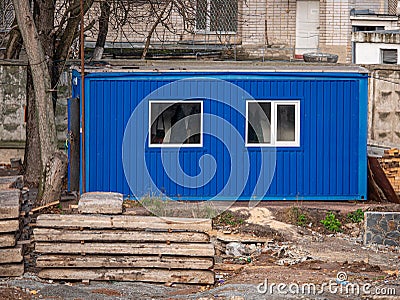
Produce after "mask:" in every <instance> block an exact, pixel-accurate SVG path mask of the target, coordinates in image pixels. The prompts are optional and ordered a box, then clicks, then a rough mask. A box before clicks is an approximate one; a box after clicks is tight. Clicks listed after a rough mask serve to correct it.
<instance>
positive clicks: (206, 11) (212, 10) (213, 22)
mask: <svg viewBox="0 0 400 300" xmlns="http://www.w3.org/2000/svg"><path fill="white" fill-rule="evenodd" d="M237 26H238V1H237V0H197V9H196V29H197V30H198V31H203V32H209V33H230V32H231V33H235V32H236V31H237Z"/></svg>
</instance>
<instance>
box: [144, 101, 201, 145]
mask: <svg viewBox="0 0 400 300" xmlns="http://www.w3.org/2000/svg"><path fill="white" fill-rule="evenodd" d="M150 113H151V119H150V121H151V127H150V145H157V144H165V145H168V144H170V145H171V144H190V145H200V144H201V113H202V111H201V103H200V102H196V103H193V102H177V103H171V102H162V103H160V102H150Z"/></svg>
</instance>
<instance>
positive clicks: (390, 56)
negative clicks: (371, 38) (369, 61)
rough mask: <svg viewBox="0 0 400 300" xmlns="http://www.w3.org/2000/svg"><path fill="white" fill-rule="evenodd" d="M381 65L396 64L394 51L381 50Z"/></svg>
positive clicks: (395, 51) (395, 52)
mask: <svg viewBox="0 0 400 300" xmlns="http://www.w3.org/2000/svg"><path fill="white" fill-rule="evenodd" d="M381 53H382V63H383V64H397V50H396V49H381Z"/></svg>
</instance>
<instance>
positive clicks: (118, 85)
mask: <svg viewBox="0 0 400 300" xmlns="http://www.w3.org/2000/svg"><path fill="white" fill-rule="evenodd" d="M73 76H74V77H79V74H78V73H76V72H74V74H73ZM194 76H196V77H199V76H201V77H203V78H210V80H211V78H219V79H223V80H226V81H228V82H230V83H232V84H234V85H237V86H239V87H241V88H243V89H244V90H245V91H246V92H248V93H249V94H250V95H251V96H252V97H254V99H262V100H265V99H272V100H285V99H286V100H294V99H295V100H299V101H300V119H301V122H300V147H279V148H277V149H276V169H275V174H274V177H273V179H272V182H271V185H270V187H269V189H268V190H267V191H266V193H265V195H263V199H265V200H271V199H287V200H295V199H298V200H352V199H366V193H367V192H366V190H367V184H366V174H367V165H366V159H367V155H366V136H367V133H366V132H367V129H366V128H367V76H366V75H364V74H356V73H246V72H242V73H240V72H231V73H229V72H218V73H200V72H193V73H192V72H186V73H174V72H170V73H160V72H158V73H157V72H154V73H150V72H149V73H139V72H137V73H91V74H88V75H87V77H86V79H85V80H86V83H85V86H86V97H85V98H86V130H85V136H86V149H85V151H86V167H87V171H86V176H87V177H86V185H87V186H86V190H87V191H117V192H121V193H123V194H125V195H132V191H131V190H130V188H129V185H128V182H127V180H126V177H125V176H130V181H131V183H132V182H134V185H135V188H136V190H138V189H139V190H141V191H142V194H141V195H135V196H144V195H146V194H149V193H151V192H152V191H151V190H149V188H150V185H149V182H146V180H145V176H140V175H141V174H142V173H143V174H144V172H145V170H141V169H137V170H134V171H132V172H134V173H130V174H124V168H123V163H122V151H123V149H122V141H123V136H124V131H125V128H126V125H127V124H128V120H129V117H130V116H131V114H132V112H133V111H134V110H135V108H136V107H137V106H138V105H139V104H140V103H141V101H143V99H144V98H145V97H146V96H147V95H149V94H150V93H151V92H153V91H155V90H156V89H157V88H159V87H162V86H165V85H166V84H168V83H170V82H174V81H176V80H179V79H184V78H190V77H194ZM209 86H210V84H209V83H208V82H207V80H205V81H204V80H203V81H199V82H198V83H194V82H192V83H191V84H190V89H191V90H193V91H197V90H199V91H202V90H207V88H208V87H209ZM218 94H219V95H220V97H222V98H223V97H225V101H226V102H225V103H221V102H218V101H214V100H212V99H202V100H203V110H204V113H205V114H212V115H217V116H219V117H221V118H223V119H224V120H226V121H227V122H229V123H230V124H232V125H233V126H234V127H235V128H236V129H237V131H238V132H239V133H240V135H241V136H242V138H244V135H245V119H244V117H243V116H242V115H241V112H238V111H236V110H235V109H233V108H232V106H231V104H232V103H231V101H234V100H233V99H232V97H229V90H226V89H225V90H224V87H223V86H220V87H219V88H218ZM77 95H79V89H78V88H75V87H74V88H73V96H77ZM242 104H243V106H242V107H243V109H244V108H245V101H243V103H242ZM242 104H240V105H242ZM135 121H136V122H137V127H138V128H143V127H146V128H147V127H148V115H147V114H143V115H142V116H141V117H140V118H139V119H137V120H135ZM206 121H207V118H205V119H204V127H206V128H208V129H209V130H210V131H211V132H212V131H217V130H222V129H220V128H216V125H215V123H213V121H212V120H211V121H210V122H209V123H208V122H206ZM224 134H229V133H225V132H224ZM203 138H204V140H203V147H201V148H193V147H190V148H182V149H181V150H180V152H179V162H180V165H181V167H182V169H183V170H184V171H185V173H186V174H187V175H190V176H196V175H198V174H200V168H199V160H200V159H201V158H202V157H203V156H204V155H205V154H207V155H212V156H213V157H214V159H215V160H216V162H217V171H216V174H215V176H214V177H213V178H212V179H211V180H210V181H209V182H208V183H207V184H205V185H204V186H201V187H198V188H190V187H187V186H184V185H182V184H177V183H174V181H173V180H171V179H170V178H169V177H168V176H167V174H166V173H165V172H164V170H163V166H162V161H161V151H160V149H158V148H149V147H148V146H147V142H146V144H139V143H138V144H137V145H132V151H134V149H135V147H146V148H145V153H146V154H145V163H146V166H147V169H148V172H149V174H150V176H151V177H152V179H153V181H154V182H155V184H156V185H157V187H158V188H159V189H160V190H161V191H163V192H165V193H166V195H167V196H169V197H171V198H174V199H182V198H183V199H191V200H205V199H209V198H212V197H213V196H215V195H217V194H218V193H219V192H220V191H221V190H222V189H223V188H224V186H225V185H226V183H227V181H228V178H229V176H230V174H231V172H230V168H231V167H232V168H238V169H240V168H241V167H242V165H241V164H242V162H241V161H234V160H232V157H231V156H230V153H229V151H228V149H227V148H226V146H224V144H223V143H222V141H220V140H218V139H217V138H215V137H213V136H210V135H207V134H204V137H203ZM229 138H231V137H229ZM240 143H241V144H240ZM237 144H238V145H237V149H241V148H240V147H243V145H242V144H243V139H242V140H241V141H237ZM247 150H248V152H249V157H250V171H249V175H248V180H247V183H246V186H245V188H244V190H243V191H242V192H241V191H239V190H238V189H237V188H235V187H234V186H232V187H231V188H230V190H229V191H226V192H225V193H224V194H223V195H221V196H220V197H219V198H218V199H221V200H223V199H231V198H239V199H243V200H248V199H250V197H252V195H255V194H256V195H257V193H258V191H256V192H254V189H255V186H256V182H257V180H267V179H266V178H264V177H265V172H264V170H262V169H261V165H260V157H261V154H262V153H263V152H268V151H272V150H271V149H269V148H256V147H254V148H247ZM163 151H164V153H165V157H164V159H166V160H169V161H171V162H172V161H173V160H175V159H176V157H175V156H174V155H173V151H169V150H165V149H163ZM163 155H164V154H163ZM130 163H131V164H132V165H135V164H136V163H137V162H135V161H134V160H132V161H131V162H130ZM133 169H134V168H133ZM174 172H176V173H174ZM173 173H174V174H172V176H180V175H179V174H178V172H177V171H176V170H173ZM203 179H204V178H203ZM182 180H183V177H182ZM199 180H200V179H199Z"/></svg>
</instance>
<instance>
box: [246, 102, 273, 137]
mask: <svg viewBox="0 0 400 300" xmlns="http://www.w3.org/2000/svg"><path fill="white" fill-rule="evenodd" d="M247 113H248V116H247V118H248V119H247V120H248V123H247V125H248V126H247V130H248V132H247V143H249V144H269V143H271V102H249V103H248V112H247Z"/></svg>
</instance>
